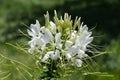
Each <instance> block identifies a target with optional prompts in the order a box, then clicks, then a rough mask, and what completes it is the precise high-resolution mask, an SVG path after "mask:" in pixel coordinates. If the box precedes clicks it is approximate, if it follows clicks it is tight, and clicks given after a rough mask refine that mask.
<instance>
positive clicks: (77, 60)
mask: <svg viewBox="0 0 120 80" xmlns="http://www.w3.org/2000/svg"><path fill="white" fill-rule="evenodd" d="M74 64H75V65H76V66H77V67H81V66H82V60H80V59H75V60H74Z"/></svg>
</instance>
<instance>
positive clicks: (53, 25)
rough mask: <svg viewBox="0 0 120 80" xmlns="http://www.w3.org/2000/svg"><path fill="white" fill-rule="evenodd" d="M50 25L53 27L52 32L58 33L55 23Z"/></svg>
mask: <svg viewBox="0 0 120 80" xmlns="http://www.w3.org/2000/svg"><path fill="white" fill-rule="evenodd" d="M50 25H51V31H52V32H53V34H55V33H56V25H55V23H53V22H52V21H50Z"/></svg>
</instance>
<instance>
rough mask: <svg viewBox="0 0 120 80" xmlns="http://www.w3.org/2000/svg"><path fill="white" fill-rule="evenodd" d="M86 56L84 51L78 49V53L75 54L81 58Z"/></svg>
mask: <svg viewBox="0 0 120 80" xmlns="http://www.w3.org/2000/svg"><path fill="white" fill-rule="evenodd" d="M87 56H88V55H87V54H85V52H84V51H83V50H80V49H79V52H78V55H77V56H76V57H77V58H80V59H82V58H85V57H87Z"/></svg>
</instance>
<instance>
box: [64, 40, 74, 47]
mask: <svg viewBox="0 0 120 80" xmlns="http://www.w3.org/2000/svg"><path fill="white" fill-rule="evenodd" d="M72 44H73V42H72V41H70V40H67V41H66V43H65V48H66V49H68V48H70V47H71V46H72Z"/></svg>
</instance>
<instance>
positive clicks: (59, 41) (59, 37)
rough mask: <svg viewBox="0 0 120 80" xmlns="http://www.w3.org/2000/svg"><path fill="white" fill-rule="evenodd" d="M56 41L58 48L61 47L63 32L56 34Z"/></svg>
mask: <svg viewBox="0 0 120 80" xmlns="http://www.w3.org/2000/svg"><path fill="white" fill-rule="evenodd" d="M55 42H56V48H58V49H61V48H62V44H61V34H60V33H57V34H56V35H55Z"/></svg>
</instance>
